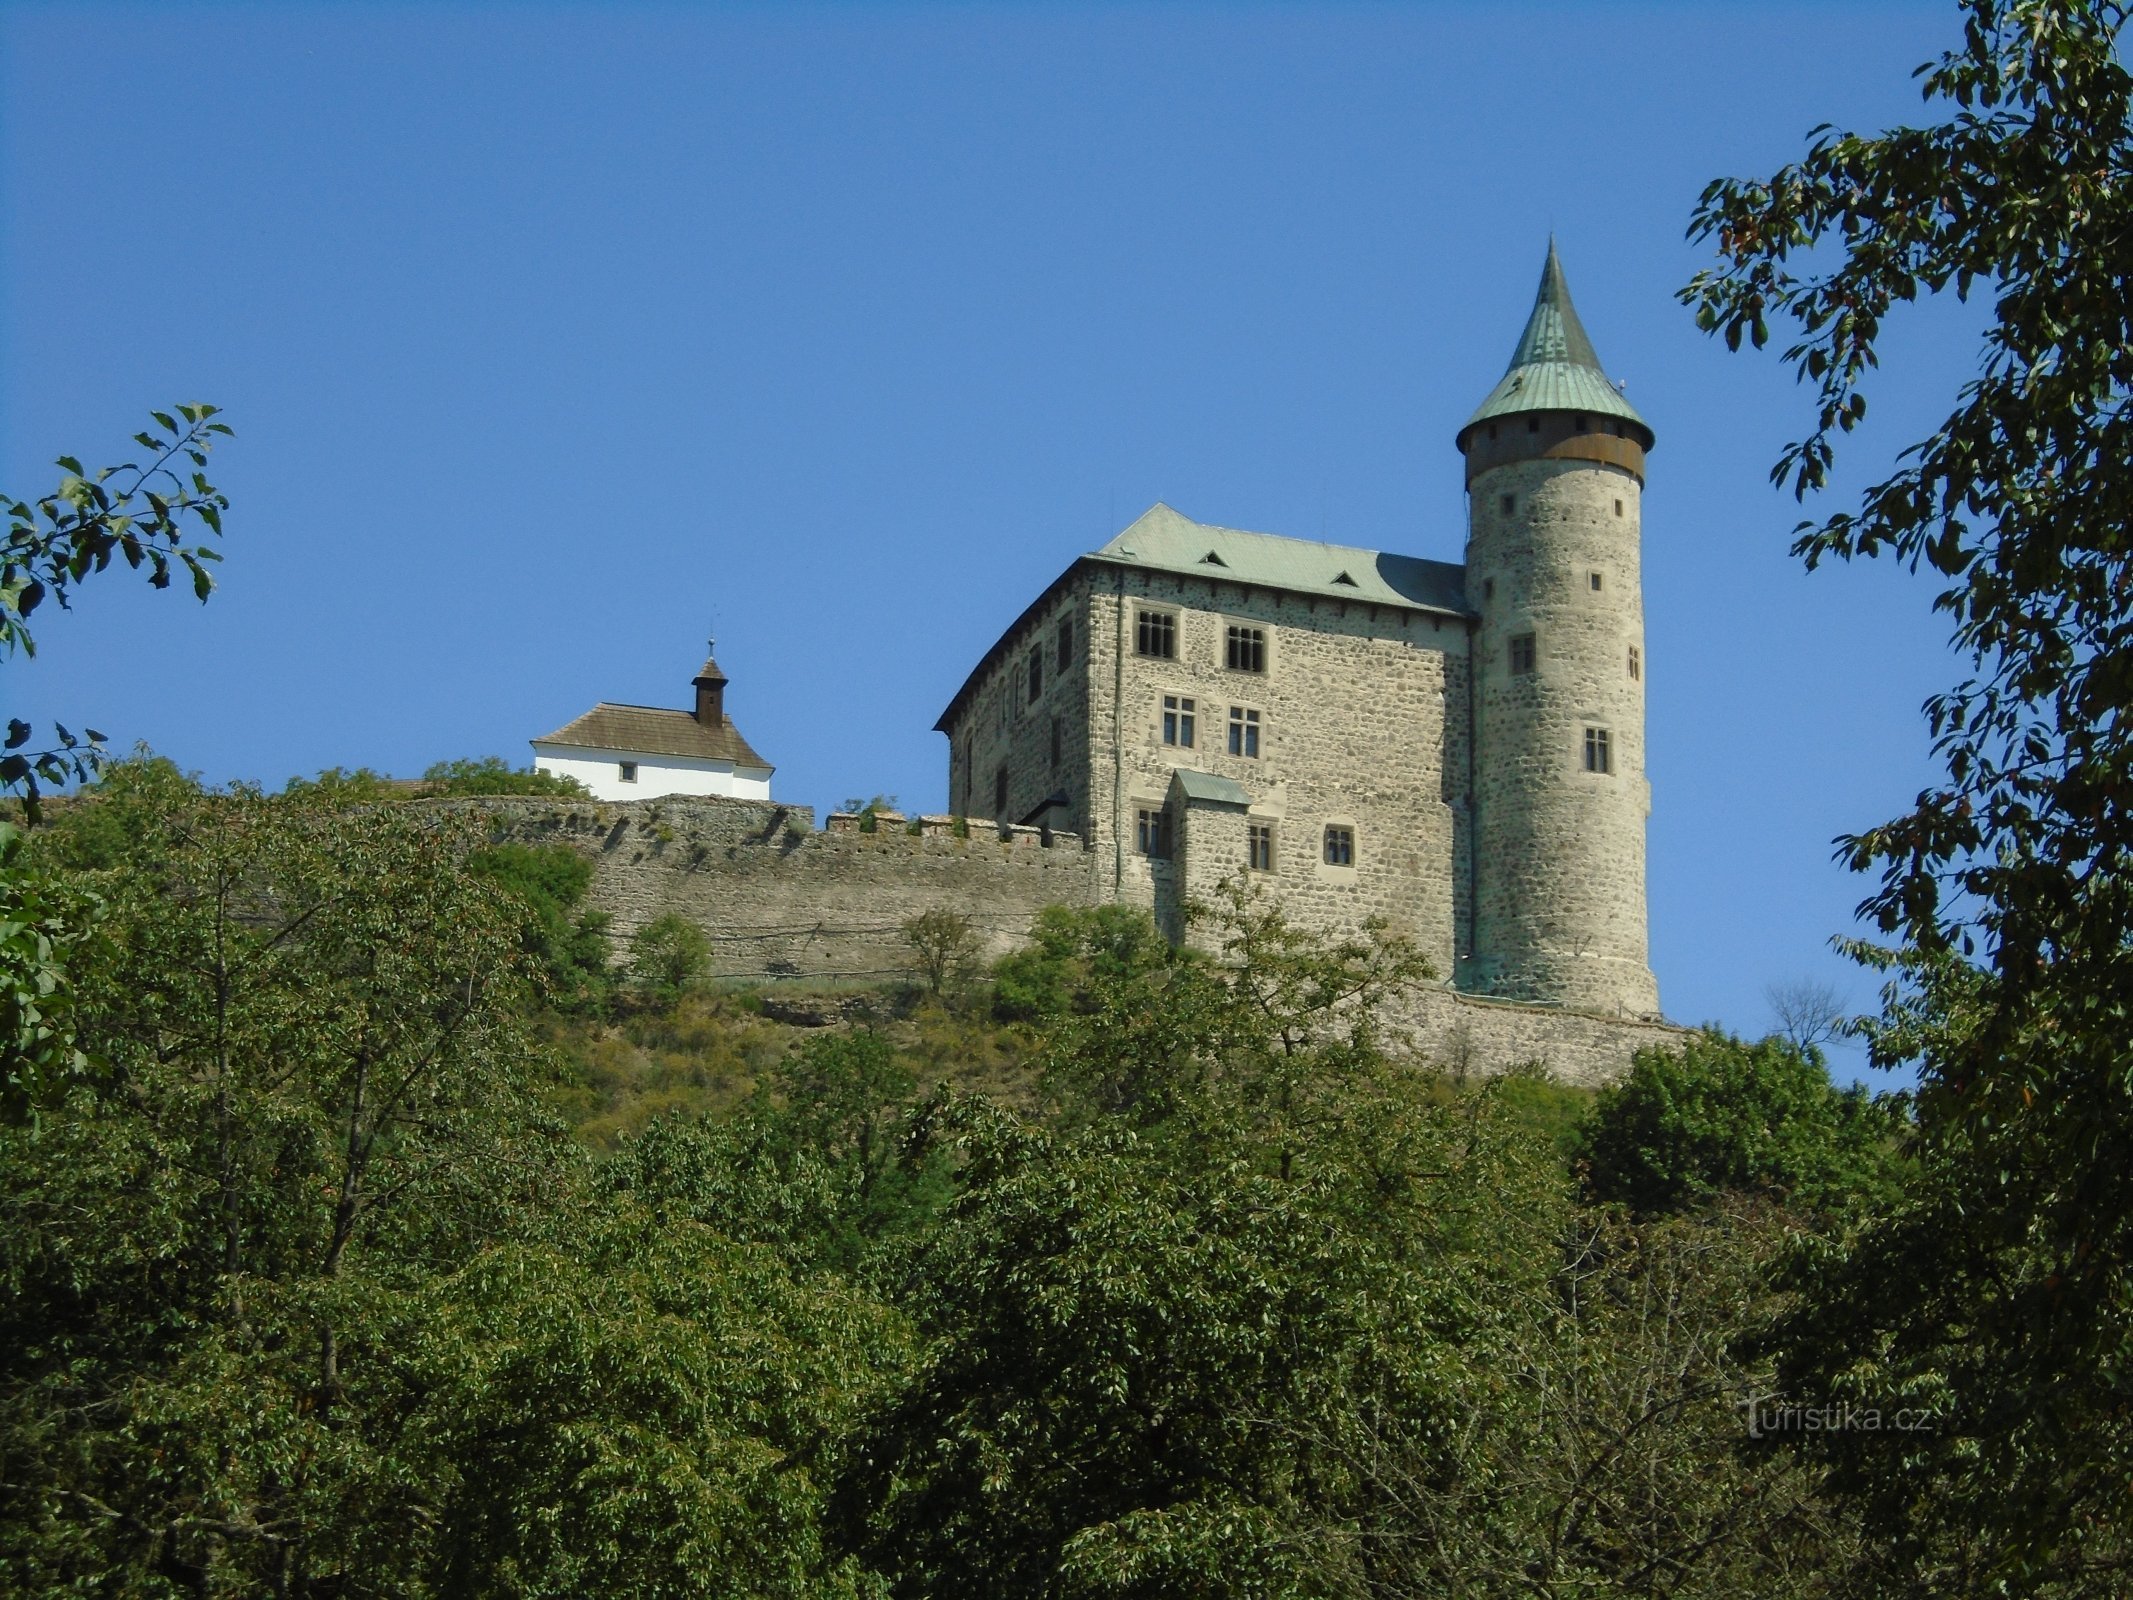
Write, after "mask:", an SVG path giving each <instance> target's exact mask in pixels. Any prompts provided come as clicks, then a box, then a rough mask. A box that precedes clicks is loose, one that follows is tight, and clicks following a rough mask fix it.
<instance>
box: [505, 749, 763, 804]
mask: <svg viewBox="0 0 2133 1600" xmlns="http://www.w3.org/2000/svg"><path fill="white" fill-rule="evenodd" d="M625 761H628V762H634V763H635V764H636V767H637V776H636V779H635V781H634V782H625V781H624V779H623V777H622V764H623V763H624V762H625ZM533 764H534V766H535V767H537V768H538V769H539V770H541V771H542V772H552V773H554V774H555V775H556V776H557V777H559V778H575V779H577V780H578V782H580V783H582V784H584V785H585V787H586V788H587V789H588V790H590V791H591V793H592V797H593V798H594V799H595V800H652V799H656V798H658V797H659V796H661V795H669V794H708V795H726V796H729V797H731V798H732V799H736V800H768V799H769V798H770V769H769V768H768V767H737V766H735V765H734V764H733V763H732V762H731V761H711V760H707V759H705V758H703V757H700V756H657V755H646V754H642V753H640V752H637V751H632V750H587V749H584V748H581V747H579V746H575V745H563V744H535V745H534V747H533Z"/></svg>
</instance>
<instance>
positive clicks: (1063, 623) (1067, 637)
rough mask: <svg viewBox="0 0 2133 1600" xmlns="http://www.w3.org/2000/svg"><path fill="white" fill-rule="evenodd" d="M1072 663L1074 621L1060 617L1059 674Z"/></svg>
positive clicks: (1070, 618)
mask: <svg viewBox="0 0 2133 1600" xmlns="http://www.w3.org/2000/svg"><path fill="white" fill-rule="evenodd" d="M1073 661H1074V619H1073V618H1072V617H1062V618H1061V619H1060V622H1059V670H1060V671H1061V672H1064V671H1066V669H1067V668H1068V667H1069V666H1071V665H1072V664H1073Z"/></svg>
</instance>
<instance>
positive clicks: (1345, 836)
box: [1318, 817, 1356, 873]
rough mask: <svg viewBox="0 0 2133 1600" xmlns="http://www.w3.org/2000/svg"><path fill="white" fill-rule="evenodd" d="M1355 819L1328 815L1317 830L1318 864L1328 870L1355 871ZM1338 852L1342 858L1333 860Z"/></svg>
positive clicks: (1339, 871)
mask: <svg viewBox="0 0 2133 1600" xmlns="http://www.w3.org/2000/svg"><path fill="white" fill-rule="evenodd" d="M1355 832H1356V829H1355V821H1354V819H1353V818H1351V817H1328V818H1327V819H1326V822H1325V826H1324V827H1323V828H1321V829H1320V830H1319V835H1318V841H1319V842H1318V854H1319V865H1320V866H1322V867H1324V868H1326V869H1327V870H1328V871H1330V872H1338V873H1352V872H1353V871H1355V862H1356V847H1355ZM1336 853H1338V854H1339V855H1340V856H1341V857H1342V859H1340V860H1335V859H1334V856H1335V854H1336Z"/></svg>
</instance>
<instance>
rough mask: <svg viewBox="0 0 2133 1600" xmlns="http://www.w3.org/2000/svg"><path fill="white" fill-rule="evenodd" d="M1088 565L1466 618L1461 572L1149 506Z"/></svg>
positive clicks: (1451, 564)
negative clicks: (1253, 585) (1143, 569)
mask: <svg viewBox="0 0 2133 1600" xmlns="http://www.w3.org/2000/svg"><path fill="white" fill-rule="evenodd" d="M1093 559H1095V560H1097V561H1103V562H1108V563H1112V564H1114V565H1117V566H1127V567H1147V568H1151V569H1153V570H1155V571H1157V572H1176V573H1190V574H1191V575H1192V576H1194V577H1196V578H1212V579H1215V580H1216V581H1217V582H1220V583H1256V584H1258V585H1260V586H1261V587H1262V588H1268V589H1286V590H1288V591H1289V592H1290V593H1292V594H1310V595H1319V596H1322V597H1324V598H1325V599H1328V600H1361V601H1367V602H1369V603H1371V604H1373V605H1388V606H1407V607H1411V608H1413V609H1415V610H1419V611H1446V612H1452V613H1455V614H1459V615H1464V614H1465V613H1466V610H1467V604H1466V595H1465V585H1466V568H1465V567H1463V566H1460V565H1458V564H1456V563H1454V562H1449V561H1422V560H1418V559H1417V558H1416V557H1414V556H1396V555H1392V554H1389V553H1388V552H1386V551H1383V550H1361V549H1357V548H1356V547H1355V546H1353V545H1340V544H1322V543H1320V542H1319V541H1318V540H1316V539H1287V538H1283V537H1282V536H1281V535H1279V534H1274V533H1248V532H1246V531H1245V530H1244V529H1242V528H1223V527H1217V526H1216V525H1215V524H1214V523H1211V522H1195V521H1193V520H1192V518H1190V517H1188V516H1185V515H1183V514H1181V513H1179V512H1176V511H1173V510H1172V509H1171V508H1170V507H1169V506H1166V505H1164V504H1163V503H1162V502H1161V501H1157V502H1156V503H1155V504H1154V505H1153V506H1151V507H1149V508H1148V509H1147V510H1146V511H1144V512H1142V513H1141V515H1140V516H1139V517H1137V518H1136V519H1134V522H1133V524H1132V526H1130V527H1128V528H1127V529H1126V530H1125V531H1124V532H1123V533H1120V534H1119V535H1118V536H1117V537H1116V538H1114V539H1112V540H1111V542H1110V543H1109V544H1107V545H1105V546H1104V547H1103V548H1102V549H1101V550H1097V551H1095V552H1093Z"/></svg>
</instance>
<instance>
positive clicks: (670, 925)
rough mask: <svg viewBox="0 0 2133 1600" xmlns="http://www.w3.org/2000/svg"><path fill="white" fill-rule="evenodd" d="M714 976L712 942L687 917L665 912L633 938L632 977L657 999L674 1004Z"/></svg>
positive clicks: (631, 949) (631, 944)
mask: <svg viewBox="0 0 2133 1600" xmlns="http://www.w3.org/2000/svg"><path fill="white" fill-rule="evenodd" d="M710 972H711V941H710V940H709V939H708V938H707V937H705V935H704V930H703V929H701V928H699V927H698V926H697V925H696V924H695V923H693V922H691V921H690V920H689V919H688V918H687V917H684V916H680V915H677V914H676V913H674V912H672V911H669V912H665V913H663V914H661V915H660V916H656V917H654V918H653V919H652V920H651V921H650V922H647V923H646V924H645V925H644V926H643V927H641V928H639V929H638V930H637V931H636V932H635V933H633V934H631V935H630V975H631V976H632V977H634V978H635V979H636V980H637V982H638V983H639V984H640V985H642V986H643V988H644V990H645V992H646V993H648V994H650V995H651V996H652V997H653V998H654V999H657V1000H661V1001H665V1002H669V1003H671V1002H672V1001H674V1000H677V999H679V998H680V997H681V995H682V993H683V992H684V991H686V990H688V989H692V988H694V987H695V986H696V985H698V984H700V983H702V982H703V981H704V979H705V978H706V977H708V976H710Z"/></svg>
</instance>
